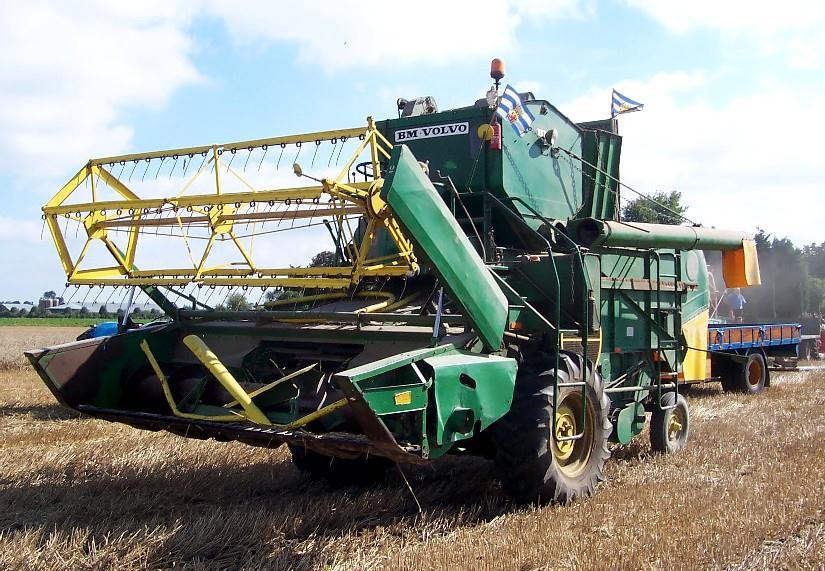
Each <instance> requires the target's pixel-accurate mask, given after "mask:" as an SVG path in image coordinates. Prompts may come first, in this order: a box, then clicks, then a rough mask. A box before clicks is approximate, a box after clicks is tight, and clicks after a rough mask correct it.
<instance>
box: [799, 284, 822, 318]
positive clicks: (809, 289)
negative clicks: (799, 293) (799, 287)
mask: <svg viewBox="0 0 825 571" xmlns="http://www.w3.org/2000/svg"><path fill="white" fill-rule="evenodd" d="M804 309H805V313H808V314H817V313H822V312H823V311H825V278H818V277H815V276H808V279H807V280H806V281H805V308H804Z"/></svg>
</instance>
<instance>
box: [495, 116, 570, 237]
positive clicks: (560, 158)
mask: <svg viewBox="0 0 825 571" xmlns="http://www.w3.org/2000/svg"><path fill="white" fill-rule="evenodd" d="M525 106H526V107H527V108H528V109H529V110H530V112H531V113H532V114H533V116H534V117H535V121H533V125H532V131H528V132H527V133H525V134H524V135H523V136H519V135H518V134H517V133H516V132H515V130H514V129H512V128H511V127H510V126H509V125H503V126H502V131H501V133H502V143H503V149H502V151H501V152H502V158H501V163H502V182H503V187H504V188H503V192H504V195H505V196H509V197H517V198H519V199H521V200H524V201H525V202H526V203H527V204H529V205H530V206H532V207H533V208H534V209H536V211H538V212H539V213H541V215H542V216H544V217H545V218H549V219H553V220H569V219H571V218H573V217H574V216H575V215H576V213H577V212H578V211H579V210H580V209H581V208H582V206H583V204H584V195H583V189H582V175H581V166H582V165H581V164H580V163H579V162H578V161H575V160H571V158H570V157H569V156H568V155H567V154H566V153H552V152H551V151H550V149H549V148H547V147H545V146H542V145H541V144H540V143H539V141H538V137H537V136H536V132H537V131H538V130H539V129H543V130H546V131H549V130H550V129H555V131H556V133H557V139H556V144H557V145H558V146H559V147H562V148H565V149H568V150H570V151H572V152H573V153H575V154H577V155H579V156H581V153H582V146H581V145H582V134H581V130H580V129H579V128H578V127H577V126H576V125H575V123H573V122H572V121H570V120H569V119H568V118H567V117H565V116H564V115H563V114H562V113H561V112H560V111H559V110H558V109H556V108H555V107H554V106H553V105H551V104H550V103H548V102H547V101H540V100H537V101H530V102H528V103H526V104H525ZM514 208H515V210H516V211H518V212H519V213H520V214H521V215H522V217H523V218H524V219H525V221H527V223H528V224H529V225H530V226H531V227H532V228H533V229H534V230H535V229H537V228H538V227H539V226H540V225H541V221H540V220H538V219H537V218H536V217H535V215H533V214H532V213H531V212H530V211H529V210H528V209H527V208H526V207H525V206H523V205H522V204H519V203H515V204H514Z"/></svg>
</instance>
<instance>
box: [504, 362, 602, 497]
mask: <svg viewBox="0 0 825 571" xmlns="http://www.w3.org/2000/svg"><path fill="white" fill-rule="evenodd" d="M582 365H583V363H582V359H581V357H580V356H578V355H562V356H560V359H559V382H560V383H567V382H572V381H577V380H582V378H583V376H584V375H583V374H582V371H583V370H585V369H586V370H587V373H588V374H587V377H588V379H587V385H586V387H585V391H584V398H582V390H581V387H564V388H561V389H559V394H558V408H557V411H556V423H555V434H553V433H552V430H553V386H552V382H553V369H550V370H546V371H544V372H542V373H539V374H532V375H531V374H528V375H525V376H524V377H522V378H520V379H519V380H518V381H517V382H516V394H515V396H514V399H513V405H512V407H511V408H510V411H509V412H508V413H507V414H506V415H505V416H504V418H502V419H501V420H500V421H498V423H497V424H496V426H495V427H494V431H493V439H494V443H495V447H496V456H495V460H494V463H495V472H496V476H497V477H498V479H499V480H500V481H501V483H502V486H503V487H504V489H505V490H506V491H507V492H508V493H509V494H510V496H512V497H513V498H514V499H515V500H516V501H520V502H531V501H536V500H538V501H540V502H547V501H552V502H558V503H567V502H569V501H571V500H572V499H574V498H577V497H582V496H588V495H590V494H592V493H593V490H594V488H595V486H596V484H598V482H600V481H602V480H604V474H603V469H604V464H605V462H606V461H607V459H608V458H609V457H610V450H609V449H608V446H607V439H608V437H609V436H610V432H611V424H610V420H609V419H608V410H609V408H610V402H609V400H608V398H607V395H606V394H605V393H604V390H603V387H602V381H601V377H600V376H599V375H598V373H594V372H593V371H592V367H591V366H590V364H588V365H587V366H586V367H585V366H582ZM582 411H584V423H585V425H584V427H581V426H580V424H581V418H582ZM579 433H581V434H582V437H581V438H579V439H578V440H566V441H565V440H560V438H561V437H564V436H573V435H576V434H579Z"/></svg>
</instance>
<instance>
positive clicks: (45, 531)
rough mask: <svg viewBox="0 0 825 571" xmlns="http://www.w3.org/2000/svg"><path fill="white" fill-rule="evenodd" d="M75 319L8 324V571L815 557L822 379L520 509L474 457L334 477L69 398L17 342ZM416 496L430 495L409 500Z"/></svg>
mask: <svg viewBox="0 0 825 571" xmlns="http://www.w3.org/2000/svg"><path fill="white" fill-rule="evenodd" d="M81 330H82V329H78V330H77V331H73V330H71V329H64V328H60V329H56V328H28V327H25V328H24V327H19V328H14V327H7V328H0V505H2V506H4V509H3V510H2V511H0V568H3V569H24V568H28V569H32V568H34V569H100V568H113V567H117V568H122V569H145V568H170V567H173V566H174V567H175V568H191V569H206V568H209V569H211V568H245V569H256V568H261V569H271V568H276V569H278V568H285V569H317V568H321V569H371V568H372V569H384V568H391V569H395V568H400V569H432V568H446V569H544V568H547V569H559V568H567V569H639V568H642V569H651V568H652V569H684V568H702V569H705V568H711V569H765V568H781V569H784V568H788V569H822V568H823V567H825V374H823V372H822V371H811V372H805V373H801V372H786V373H776V374H774V376H773V386H772V387H771V388H770V389H768V391H767V392H766V393H764V394H762V395H758V396H755V397H747V396H738V395H726V394H722V393H721V391H720V390H719V388H718V387H717V386H716V385H707V386H705V387H700V388H694V389H693V390H691V392H690V394H689V396H688V398H689V402H690V406H691V410H692V422H693V424H692V434H691V441H690V443H689V445H688V448H687V449H686V450H685V451H683V452H682V453H680V454H678V455H675V456H669V457H665V456H652V455H650V453H649V445H648V441H647V436H646V434H642V435H640V437H638V438H637V439H636V440H634V441H633V442H632V443H631V444H630V445H628V446H624V447H615V448H614V450H613V459H612V460H611V461H610V462H609V463H608V467H607V477H608V481H607V482H606V483H605V484H603V485H602V486H601V487H600V488H599V491H598V493H597V494H596V495H595V496H594V497H592V498H588V499H585V500H581V501H577V502H574V503H573V504H572V505H569V506H538V507H537V506H527V507H525V506H517V505H513V504H512V503H510V502H509V501H508V500H507V498H506V497H505V496H504V495H503V494H502V492H501V491H500V490H499V488H498V486H497V485H496V484H495V482H494V481H493V480H492V479H491V477H490V466H489V465H488V464H487V463H485V462H483V461H481V460H477V459H462V458H451V459H447V460H445V461H444V462H441V463H436V464H435V465H434V467H432V468H429V467H424V468H408V467H405V468H404V469H403V470H404V474H406V477H407V479H408V480H409V484H410V487H411V488H412V490H413V492H414V494H415V495H414V496H413V494H412V493H411V492H410V491H409V490H408V488H407V485H406V484H405V482H404V480H403V479H402V478H401V476H400V475H399V474H397V473H396V474H394V475H391V476H390V478H389V479H388V480H387V481H386V482H384V483H383V484H380V485H377V486H372V487H364V488H355V487H346V488H336V487H333V486H330V485H328V484H324V483H320V482H313V481H309V480H306V479H305V478H304V477H302V476H301V475H300V474H299V473H298V471H297V470H296V469H294V468H293V466H292V465H291V463H290V462H289V454H288V452H287V451H286V450H285V449H277V450H266V449H261V448H253V447H248V446H244V445H240V444H236V443H217V442H214V441H195V440H186V439H183V438H180V437H176V436H173V435H171V434H167V433H163V432H158V433H150V432H145V431H138V430H136V429H132V428H130V427H128V426H125V425H118V424H111V423H107V422H103V421H97V420H92V419H87V418H81V417H78V416H77V415H75V414H73V413H71V412H70V411H68V410H65V409H63V408H62V407H60V406H59V405H58V404H57V403H56V402H55V401H54V398H53V397H52V395H51V394H50V393H49V392H48V391H47V390H46V388H45V387H44V386H43V385H42V383H41V382H40V381H39V379H38V378H37V376H36V375H35V374H34V373H33V372H32V371H30V370H29V369H28V368H27V367H26V366H25V364H24V362H23V357H22V355H21V353H20V352H21V351H22V349H23V348H31V347H35V346H42V345H47V344H50V343H57V342H63V341H69V340H71V339H73V338H74V337H75V336H76V335H77V334H78V333H79V332H80V331H81ZM418 504H420V508H421V509H420V510H419V507H418Z"/></svg>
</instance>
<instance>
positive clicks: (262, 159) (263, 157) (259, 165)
mask: <svg viewBox="0 0 825 571" xmlns="http://www.w3.org/2000/svg"><path fill="white" fill-rule="evenodd" d="M261 148H262V149H263V150H264V155H263V156H262V157H261V162H259V163H258V172H260V171H261V165H262V164H264V159H265V158H266V153H267V152H268V151H269V145H264V146H263V147H261Z"/></svg>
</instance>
